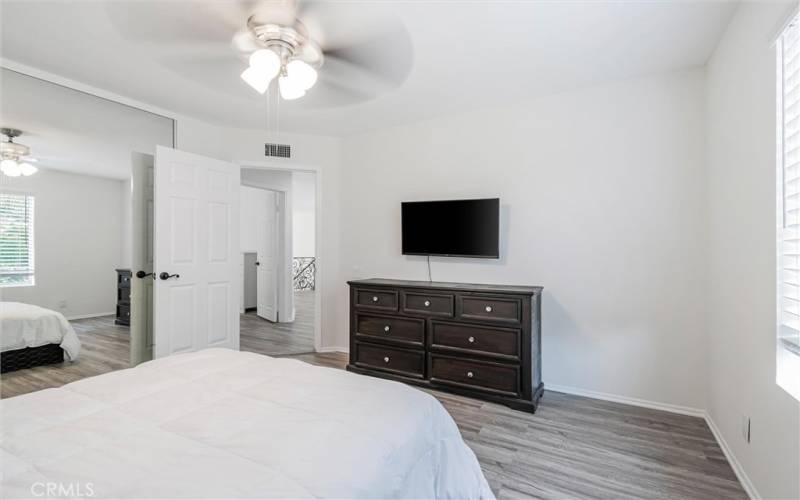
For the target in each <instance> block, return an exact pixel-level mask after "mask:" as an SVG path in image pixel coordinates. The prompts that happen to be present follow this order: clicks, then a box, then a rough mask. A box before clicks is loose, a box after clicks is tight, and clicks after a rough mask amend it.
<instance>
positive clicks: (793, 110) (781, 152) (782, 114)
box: [777, 18, 800, 354]
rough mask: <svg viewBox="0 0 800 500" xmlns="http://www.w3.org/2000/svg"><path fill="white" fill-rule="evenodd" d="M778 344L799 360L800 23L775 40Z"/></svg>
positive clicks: (796, 19)
mask: <svg viewBox="0 0 800 500" xmlns="http://www.w3.org/2000/svg"><path fill="white" fill-rule="evenodd" d="M777 50H778V92H777V94H778V101H779V102H778V113H779V119H778V131H779V133H778V140H779V144H778V159H779V172H778V174H779V186H778V191H779V194H778V217H779V221H778V302H779V318H778V320H779V332H778V336H779V339H780V343H782V344H783V345H784V346H785V347H786V348H787V349H791V350H793V351H795V352H796V353H798V354H800V22H798V18H795V19H794V21H792V22H791V23H789V25H788V26H787V28H786V29H785V31H784V32H783V33H782V34H781V36H780V38H779V39H778V45H777Z"/></svg>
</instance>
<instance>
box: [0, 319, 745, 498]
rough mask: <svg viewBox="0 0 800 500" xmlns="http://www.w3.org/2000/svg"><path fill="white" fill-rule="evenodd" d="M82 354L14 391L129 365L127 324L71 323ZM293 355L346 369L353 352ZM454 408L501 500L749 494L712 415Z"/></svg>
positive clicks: (600, 405)
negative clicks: (710, 421)
mask: <svg viewBox="0 0 800 500" xmlns="http://www.w3.org/2000/svg"><path fill="white" fill-rule="evenodd" d="M73 325H75V329H76V331H77V332H78V336H79V337H80V338H81V341H82V342H83V346H84V351H83V356H82V357H83V359H82V360H81V361H79V362H77V363H75V364H73V365H69V364H67V363H64V364H63V365H54V366H51V367H37V368H33V369H29V370H20V371H18V372H12V373H6V374H3V375H2V376H1V377H0V394H1V395H2V397H10V396H14V395H17V394H24V393H26V392H31V391H34V390H39V389H44V388H47V387H59V386H61V385H63V384H65V383H67V382H71V381H73V380H77V379H79V378H83V377H88V376H93V375H99V374H101V373H105V372H107V371H111V370H116V369H121V368H125V367H127V366H128V346H127V339H128V336H127V329H124V328H123V327H116V326H114V324H113V318H111V317H106V318H95V319H92V320H80V321H76V322H73ZM285 357H291V358H295V359H300V360H303V361H306V362H309V363H312V364H316V365H321V366H328V367H332V368H338V369H342V368H344V366H345V365H346V363H347V355H346V354H340V353H326V354H316V353H306V354H293V355H287V356H285ZM431 394H433V395H434V396H435V397H436V398H437V399H439V401H441V402H442V404H443V405H444V406H445V408H447V410H448V411H449V412H450V414H451V415H452V416H453V419H454V420H455V422H456V424H458V427H459V428H460V429H461V433H462V435H463V436H464V440H465V441H466V442H467V444H468V445H469V446H470V448H472V450H473V451H474V452H475V454H476V455H477V457H478V461H479V462H480V464H481V467H482V468H483V471H484V473H485V475H486V478H487V480H488V481H489V484H490V486H491V487H492V490H493V491H494V492H495V494H496V495H497V496H498V498H501V499H515V498H541V499H573V498H575V499H584V498H585V499H589V498H607V499H630V498H637V499H687V500H688V499H709V500H710V499H714V500H718V499H746V498H747V495H746V494H745V492H744V490H743V489H742V487H741V486H740V484H739V482H738V481H737V479H736V476H735V475H734V473H733V470H732V469H731V467H730V465H729V464H728V462H727V461H726V460H725V457H724V455H723V454H722V450H720V448H719V445H718V444H717V442H716V441H715V440H714V437H713V436H712V434H711V431H710V430H709V429H708V426H707V425H706V423H705V422H704V421H703V420H702V419H700V418H696V417H686V416H682V415H675V414H671V413H666V412H662V411H657V410H649V409H644V408H638V407H635V406H628V405H623V404H619V403H610V402H606V401H600V400H596V399H590V398H583V397H578V396H571V395H567V394H562V393H558V392H552V391H547V390H546V391H545V395H544V398H543V399H542V403H541V405H540V406H539V410H538V411H537V412H536V414H535V415H531V414H528V413H522V412H519V411H514V410H511V409H508V408H506V407H504V406H500V405H496V404H492V403H485V402H482V401H477V400H474V399H469V398H465V397H461V396H454V395H449V394H445V393H440V392H436V391H431Z"/></svg>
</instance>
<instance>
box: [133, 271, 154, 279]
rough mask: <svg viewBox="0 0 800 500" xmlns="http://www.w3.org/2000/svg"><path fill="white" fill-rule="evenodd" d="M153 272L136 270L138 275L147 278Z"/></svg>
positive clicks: (140, 277)
mask: <svg viewBox="0 0 800 500" xmlns="http://www.w3.org/2000/svg"><path fill="white" fill-rule="evenodd" d="M152 275H153V273H146V272H144V271H136V277H137V278H139V279H142V278H147V277H148V276H152Z"/></svg>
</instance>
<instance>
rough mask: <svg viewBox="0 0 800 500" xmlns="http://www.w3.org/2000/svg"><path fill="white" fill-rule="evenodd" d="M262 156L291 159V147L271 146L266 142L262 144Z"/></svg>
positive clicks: (283, 145) (284, 145)
mask: <svg viewBox="0 0 800 500" xmlns="http://www.w3.org/2000/svg"><path fill="white" fill-rule="evenodd" d="M264 155H265V156H275V157H278V158H291V157H292V147H291V146H290V145H288V144H272V143H270V142H268V143H266V144H264Z"/></svg>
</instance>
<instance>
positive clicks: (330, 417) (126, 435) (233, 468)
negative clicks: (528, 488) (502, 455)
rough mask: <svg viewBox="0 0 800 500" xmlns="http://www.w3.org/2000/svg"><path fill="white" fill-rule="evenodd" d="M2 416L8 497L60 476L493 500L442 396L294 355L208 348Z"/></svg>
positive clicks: (198, 490)
mask: <svg viewBox="0 0 800 500" xmlns="http://www.w3.org/2000/svg"><path fill="white" fill-rule="evenodd" d="M0 415H1V416H2V426H0V427H2V430H0V460H2V462H3V467H2V478H0V489H2V490H3V492H4V496H5V497H7V498H18V497H22V498H26V497H34V496H36V492H35V491H33V492H32V488H33V489H34V490H35V489H36V487H37V486H35V485H39V484H53V483H55V484H64V485H72V487H73V488H74V489H80V488H83V490H82V491H83V492H84V494H86V491H87V489H91V492H92V495H89V496H93V497H95V498H387V499H388V498H420V499H421V498H458V499H484V498H485V499H490V498H494V497H493V495H492V492H491V490H490V489H489V486H488V485H487V483H486V480H485V478H484V476H483V473H482V472H481V469H480V466H479V465H478V462H477V459H476V458H475V455H474V454H473V452H472V450H470V449H469V448H468V447H467V445H466V444H465V443H464V441H463V440H462V439H461V434H460V433H459V430H458V428H457V427H456V425H455V423H454V422H453V419H452V418H451V417H450V415H449V414H448V413H447V412H446V411H445V409H444V408H443V407H442V405H441V404H440V403H439V402H438V401H437V400H436V399H435V398H434V397H432V396H431V395H429V394H427V393H424V392H422V391H420V390H418V389H414V388H412V387H409V386H406V385H404V384H402V383H399V382H392V381H388V380H382V379H376V378H371V377H366V376H363V375H357V374H354V373H349V372H346V371H344V370H337V369H333V368H323V367H317V366H312V365H309V364H307V363H304V362H301V361H298V360H293V359H285V358H271V357H268V356H263V355H260V354H254V353H246V352H238V351H232V350H228V349H206V350H203V351H198V352H194V353H188V354H180V355H175V356H170V357H167V358H161V359H158V360H155V361H150V362H147V363H144V364H142V365H139V366H137V367H136V368H130V369H127V370H120V371H116V372H111V373H107V374H104V375H100V376H98V377H93V378H88V379H84V380H80V381H78V382H73V383H71V384H67V385H65V386H62V387H60V388H58V389H47V390H43V391H39V392H34V393H30V394H25V395H22V396H17V397H13V398H9V399H5V400H2V401H0ZM39 488H41V487H39Z"/></svg>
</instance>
